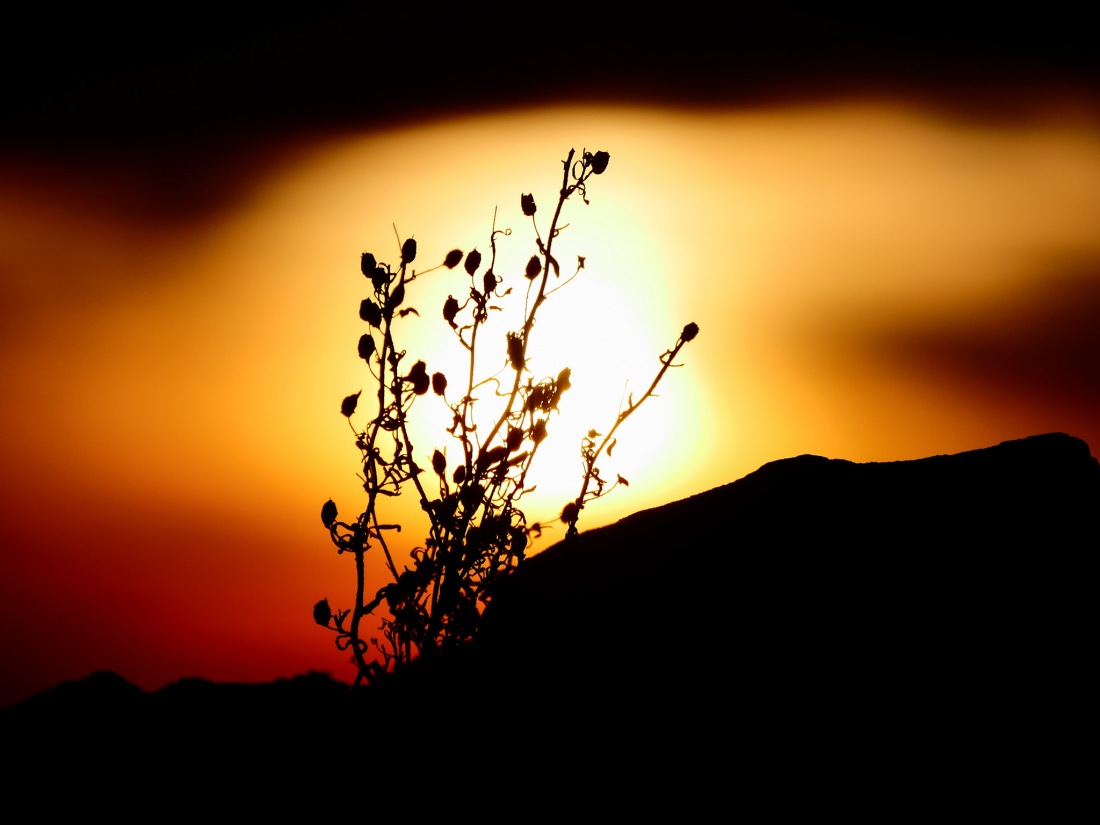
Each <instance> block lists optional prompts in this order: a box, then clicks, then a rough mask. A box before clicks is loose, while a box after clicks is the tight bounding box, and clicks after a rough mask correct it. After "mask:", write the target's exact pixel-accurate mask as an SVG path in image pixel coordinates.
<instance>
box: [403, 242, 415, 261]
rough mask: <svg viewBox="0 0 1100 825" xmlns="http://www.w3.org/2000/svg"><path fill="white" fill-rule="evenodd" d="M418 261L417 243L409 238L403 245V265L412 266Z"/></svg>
mask: <svg viewBox="0 0 1100 825" xmlns="http://www.w3.org/2000/svg"><path fill="white" fill-rule="evenodd" d="M414 260H416V241H415V240H413V239H412V238H409V239H408V240H407V241H405V243H403V244H401V263H403V264H411V263H412V262H413V261H414Z"/></svg>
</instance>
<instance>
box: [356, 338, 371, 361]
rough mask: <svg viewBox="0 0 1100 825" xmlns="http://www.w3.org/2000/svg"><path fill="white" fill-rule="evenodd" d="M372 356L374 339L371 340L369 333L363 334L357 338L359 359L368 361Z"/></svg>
mask: <svg viewBox="0 0 1100 825" xmlns="http://www.w3.org/2000/svg"><path fill="white" fill-rule="evenodd" d="M372 355H374V339H373V338H371V336H370V333H368V332H364V333H363V334H362V335H360V336H359V357H360V358H362V359H363V360H364V361H368V360H370V357H371V356H372Z"/></svg>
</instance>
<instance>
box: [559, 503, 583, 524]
mask: <svg viewBox="0 0 1100 825" xmlns="http://www.w3.org/2000/svg"><path fill="white" fill-rule="evenodd" d="M579 516H580V510H579V509H578V508H577V503H576V502H575V501H571V502H569V503H568V504H566V505H565V506H564V507H563V508H562V509H561V520H562V521H563V522H564V523H565V524H573V523H574V522H575V521H576V520H577V518H578V517H579Z"/></svg>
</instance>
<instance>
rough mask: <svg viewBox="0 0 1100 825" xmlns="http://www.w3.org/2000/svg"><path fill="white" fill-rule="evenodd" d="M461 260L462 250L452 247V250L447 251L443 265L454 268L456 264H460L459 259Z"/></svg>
mask: <svg viewBox="0 0 1100 825" xmlns="http://www.w3.org/2000/svg"><path fill="white" fill-rule="evenodd" d="M461 260H462V250H461V249H452V250H451V251H450V252H448V253H447V257H446V258H444V259H443V266H445V267H447V269H454V268H455V267H456V266H458V264H459V261H461Z"/></svg>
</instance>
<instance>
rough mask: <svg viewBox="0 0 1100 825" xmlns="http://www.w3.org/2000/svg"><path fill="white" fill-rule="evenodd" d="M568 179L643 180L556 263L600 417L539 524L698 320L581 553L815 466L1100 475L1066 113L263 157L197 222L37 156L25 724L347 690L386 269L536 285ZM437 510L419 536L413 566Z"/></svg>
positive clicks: (588, 222) (14, 476)
mask: <svg viewBox="0 0 1100 825" xmlns="http://www.w3.org/2000/svg"><path fill="white" fill-rule="evenodd" d="M571 146H575V147H577V148H578V149H580V148H582V147H587V148H588V149H590V150H596V149H605V150H607V151H609V152H610V153H611V164H610V167H609V169H608V172H607V173H606V174H605V175H603V176H602V177H600V178H598V179H596V180H595V182H594V184H593V186H592V187H591V189H590V200H591V206H590V207H583V205H580V204H577V205H574V206H573V207H572V211H571V213H570V214H569V215H568V216H567V220H568V221H569V222H570V223H571V226H570V228H569V229H568V230H567V231H566V233H565V234H564V235H563V236H562V239H561V246H560V247H559V251H560V253H561V255H560V256H559V257H561V256H565V258H568V257H569V256H570V255H571V254H583V255H585V256H586V258H587V266H586V269H585V271H584V273H583V277H582V278H581V279H579V280H578V281H577V282H575V283H574V284H572V285H571V286H570V287H569V288H568V289H567V290H564V291H563V292H562V293H560V294H559V295H556V296H554V298H553V299H552V300H551V302H550V303H549V304H548V305H547V308H546V312H545V315H544V316H542V320H541V322H540V324H539V328H538V330H537V335H536V338H535V341H534V344H533V346H534V348H535V360H534V361H533V363H532V366H533V368H534V369H535V370H536V372H537V373H539V374H540V375H541V374H556V373H557V371H558V370H559V369H560V368H561V366H570V367H571V368H572V370H573V384H574V388H573V389H572V390H571V391H570V393H569V394H568V395H567V396H566V402H567V403H566V404H565V408H566V409H565V414H564V415H563V416H562V419H561V421H560V422H557V423H556V424H555V426H554V428H553V429H552V431H551V438H552V439H553V440H554V444H555V450H554V454H555V456H556V457H557V458H556V462H555V463H553V464H552V465H548V466H545V467H544V470H545V471H546V474H545V477H544V478H542V479H540V480H539V490H540V493H541V494H542V495H541V496H539V497H533V498H532V499H531V500H530V503H529V505H528V507H527V508H526V511H527V513H528V516H529V518H530V519H531V520H544V519H548V518H552V517H553V516H555V515H556V514H557V512H558V511H559V510H560V507H561V504H562V503H564V501H566V500H567V499H569V498H572V497H573V496H575V495H576V491H577V486H578V484H579V474H578V472H579V471H578V467H579V462H578V460H577V458H576V454H577V449H578V444H579V435H580V433H581V432H583V431H584V430H586V429H588V428H589V427H597V428H600V427H605V426H607V424H608V423H609V422H610V421H611V420H613V418H614V415H615V412H616V409H617V405H618V403H619V399H620V398H621V397H622V395H623V393H624V388H625V391H626V392H630V391H634V392H638V391H640V390H643V389H644V387H645V386H646V385H647V384H648V381H649V379H650V378H651V377H652V375H653V372H654V371H655V370H656V368H657V366H658V365H657V361H656V357H657V355H658V354H659V353H660V352H661V351H662V350H663V349H665V348H666V347H668V346H670V345H671V344H672V343H673V342H674V341H675V339H676V336H677V334H678V333H679V330H680V329H681V328H682V327H683V325H684V324H685V323H687V322H689V321H694V322H696V323H698V324H699V326H700V327H701V330H702V332H701V334H700V336H699V338H698V339H697V340H696V341H695V342H693V343H692V344H691V345H690V346H689V347H687V349H686V351H685V356H684V358H683V359H682V360H683V363H684V364H685V366H684V367H683V368H682V369H680V370H675V371H673V372H672V373H671V374H670V375H669V376H668V378H667V380H666V382H665V384H664V385H662V387H661V392H660V397H659V398H657V399H655V400H654V401H652V402H650V403H649V404H648V405H647V406H645V407H643V408H642V410H641V411H640V412H639V413H638V414H637V415H636V416H635V418H633V419H632V420H631V421H630V422H629V424H628V425H626V426H625V427H624V428H623V432H622V433H621V438H620V446H619V447H618V449H617V450H616V453H615V459H614V461H608V462H607V463H606V468H607V469H608V470H609V471H610V472H611V473H612V474H614V473H620V474H622V475H624V476H626V477H627V478H629V479H630V481H631V486H630V488H629V489H626V490H623V489H620V490H618V491H616V493H615V494H614V495H612V496H611V497H609V498H608V499H605V500H603V501H601V502H598V503H597V504H595V505H593V506H592V507H590V508H589V509H588V510H586V512H585V518H584V519H583V520H582V522H581V524H580V526H581V527H582V528H584V527H589V528H590V527H594V526H597V525H599V524H602V523H606V522H608V521H611V520H614V519H617V518H619V517H622V516H623V515H626V514H628V513H630V512H632V511H634V510H637V509H639V508H642V507H648V506H653V505H657V504H660V503H663V502H666V501H670V500H674V499H677V498H681V497H684V496H687V495H690V494H692V493H696V492H701V491H703V490H706V489H710V488H712V487H714V486H717V485H719V484H722V483H725V482H728V481H732V480H734V479H736V478H739V477H741V476H743V475H745V474H746V473H748V472H751V471H752V470H754V469H756V468H757V467H758V466H760V465H761V464H762V463H764V462H766V461H770V460H773V459H778V458H783V457H787V456H792V455H798V454H801V453H816V454H820V455H826V456H830V457H837V458H848V459H853V460H857V461H881V460H892V459H904V458H915V457H919V456H924V455H930V454H936V453H947V452H956V451H959V450H965V449H972V448H978V447H984V446H988V445H990V444H994V443H997V442H999V441H1003V440H1006V439H1011V438H1017V437H1022V436H1025V435H1030V434H1035V433H1039V432H1047V431H1065V432H1069V433H1071V434H1074V435H1077V436H1079V437H1082V438H1084V439H1086V440H1087V441H1088V442H1089V443H1090V445H1092V447H1093V450H1094V453H1095V451H1096V448H1097V445H1098V444H1100V413H1097V410H1100V403H1098V402H1100V363H1098V357H1100V356H1098V353H1100V332H1098V330H1100V231H1098V230H1100V117H1098V113H1097V110H1096V108H1095V107H1094V106H1093V105H1092V104H1091V103H1089V102H1088V101H1086V100H1083V99H1080V98H1076V97H1074V96H1072V95H1069V94H1067V95H1051V94H1044V95H1042V96H1036V97H1035V98H1034V101H1033V103H1032V104H1031V105H1027V104H1025V105H1023V106H1021V107H1020V108H1019V109H1018V111H1017V114H1016V115H1015V116H1013V117H1011V118H1000V119H995V120H994V119H990V118H981V117H977V116H975V117H967V116H965V115H961V114H960V113H959V112H958V111H957V110H955V111H952V112H951V113H950V115H949V114H948V113H947V112H946V111H943V110H938V109H936V108H935V107H932V106H929V105H928V104H926V103H925V104H917V103H915V102H913V101H912V100H907V99H904V98H883V97H879V98H859V99H838V100H835V101H831V102H819V103H817V104H814V105H803V106H787V107H782V108H759V109H755V110H729V111H687V110H670V109H656V108H650V109H641V108H609V107H586V108H582V107H562V108H556V109H538V110H510V111H507V112H502V113H499V114H495V115H484V116H480V117H477V118H469V119H464V120H449V121H440V122H432V123H425V124H422V125H420V126H417V127H409V128H406V129H404V130H401V131H393V132H386V131H376V132H372V133H368V134H354V133H340V134H332V135H328V136H326V137H324V138H318V137H315V138H312V139H310V140H303V141H298V142H294V143H289V142H284V143H277V142H269V143H267V144H264V145H257V146H255V147H250V148H249V147H246V151H245V152H244V153H237V154H235V155H229V156H227V157H221V158H217V159H216V160H217V162H218V164H219V166H217V167H216V168H214V169H213V170H212V171H209V177H208V178H203V179H202V180H201V181H188V180H187V179H186V178H185V177H184V176H180V177H179V179H178V185H177V186H173V187H168V188H166V189H151V188H149V187H148V186H147V185H146V184H145V183H144V181H145V178H144V177H143V172H142V167H140V166H134V167H131V166H128V165H126V164H125V163H121V162H116V163H115V164H113V165H110V166H102V165H99V166H93V165H87V164H80V163H78V162H76V161H68V162H65V163H64V164H61V163H57V162H46V161H44V160H42V159H38V160H35V159H33V158H30V157H29V156H26V155H20V156H16V155H14V154H11V155H8V156H6V157H0V289H3V308H4V309H3V311H4V313H5V319H4V322H3V331H2V332H0V363H2V367H3V375H4V384H5V392H4V394H3V397H2V398H0V445H2V455H3V462H4V469H5V479H6V480H5V495H4V497H3V502H2V504H0V507H2V511H3V512H2V518H0V552H2V555H0V605H2V607H0V623H2V624H0V663H2V664H0V667H2V668H3V670H2V671H0V705H3V704H7V703H9V702H11V701H15V700H17V699H19V698H22V697H23V696H26V695H28V694H30V693H31V692H34V691H36V690H40V689H43V688H45V687H48V686H50V685H52V684H54V683H56V682H57V681H59V680H61V679H64V678H79V677H81V676H83V675H86V674H87V673H88V672H90V671H92V670H96V669H100V668H110V669H113V670H116V671H117V672H119V673H120V674H122V675H123V676H125V677H126V678H128V679H130V680H131V681H133V682H135V683H137V684H138V685H140V686H142V687H144V688H146V689H153V688H157V687H159V686H161V685H163V684H164V683H166V682H168V681H172V680H175V679H178V678H180V677H184V676H203V677H206V678H210V679H217V680H249V681H253V680H270V679H272V678H274V677H277V676H290V675H293V674H295V673H300V672H304V671H306V670H310V669H317V670H327V671H330V672H332V673H333V674H334V675H336V676H338V677H340V678H347V679H350V678H351V677H352V676H353V671H352V669H351V667H350V665H347V664H345V661H344V657H343V655H342V654H340V653H338V652H337V651H336V650H335V648H334V647H333V646H332V638H331V635H330V634H327V633H325V632H323V631H321V630H320V629H319V628H317V627H316V626H315V625H314V624H313V622H312V620H311V618H310V609H311V607H312V605H313V603H314V602H315V601H316V600H317V599H319V598H320V597H322V596H327V597H328V598H329V599H330V601H332V602H333V604H334V606H337V605H343V606H347V605H348V604H350V603H351V600H352V596H353V585H354V580H353V572H352V566H351V562H350V560H349V559H348V558H345V557H338V556H337V555H336V554H335V551H334V549H333V548H332V546H331V544H330V543H329V540H328V537H327V535H326V533H325V531H324V529H323V528H322V526H321V524H320V519H319V512H320V507H321V504H322V503H323V502H324V501H325V500H326V499H328V498H329V497H332V498H334V499H335V500H336V501H337V504H338V505H339V506H340V509H341V512H342V513H345V514H348V513H353V512H355V511H357V508H361V506H362V505H361V500H360V497H359V495H360V494H361V488H360V487H359V485H358V483H357V480H356V478H355V472H356V469H357V457H358V452H357V451H356V450H355V448H354V446H353V443H352V438H351V434H350V431H349V430H348V427H347V422H346V421H345V419H344V418H342V417H341V416H340V415H339V411H338V409H339V402H340V399H341V398H342V397H343V396H344V395H346V394H348V393H350V392H354V391H356V390H358V389H361V388H364V387H365V386H366V384H367V382H366V380H365V375H364V374H363V367H362V362H361V361H360V360H359V359H358V358H357V357H356V352H355V345H356V341H357V340H358V336H359V334H360V332H361V331H362V329H361V327H362V322H361V321H360V320H359V319H358V316H357V308H358V304H359V301H360V300H361V299H362V298H363V297H365V296H366V291H365V287H364V280H363V278H362V276H361V275H360V274H359V272H358V259H359V254H360V253H361V252H363V251H367V250H370V251H374V252H375V253H376V254H377V255H378V257H379V258H380V259H381V260H389V261H391V262H394V263H396V260H397V258H398V253H397V245H396V241H395V240H394V232H393V226H392V225H393V224H396V226H397V228H398V230H399V231H400V233H401V234H402V236H408V235H413V236H415V237H416V239H417V240H418V243H419V255H418V263H420V262H422V261H423V262H429V263H430V262H434V261H438V260H442V258H443V256H444V254H445V253H446V252H447V251H448V250H450V249H452V248H455V247H458V248H461V249H463V250H468V249H470V248H472V247H473V246H475V245H476V246H479V247H481V248H482V249H485V248H486V246H487V238H488V230H489V226H490V222H491V220H492V214H493V209H494V207H499V210H500V212H499V216H498V224H499V225H502V226H510V227H512V228H514V229H515V234H514V235H513V237H512V238H510V239H508V241H507V242H506V244H505V245H504V252H505V254H506V255H511V256H513V258H514V261H516V262H518V263H517V264H515V266H514V267H513V270H514V271H515V272H516V274H517V275H518V271H519V268H521V267H522V262H524V261H525V260H526V258H527V256H529V255H530V251H531V250H530V236H529V235H528V234H525V232H524V227H525V224H524V222H523V220H522V219H521V218H522V216H521V215H520V212H519V194H520V193H521V192H528V191H530V192H533V193H534V194H535V197H536V200H537V201H538V202H539V203H540V204H550V203H551V202H552V199H553V197H554V194H555V191H556V186H557V184H558V181H559V179H560V160H561V158H563V157H564V155H565V154H566V152H567V151H568V149H569V147H571ZM160 179H163V176H160ZM207 180H214V181H216V182H217V183H218V188H217V190H216V191H214V192H211V191H209V190H208V189H207V188H204V187H205V183H204V181H207ZM507 271H508V270H507V265H506V264H505V265H504V266H501V267H498V272H507ZM448 278H450V279H451V280H447V279H448ZM416 286H417V287H420V288H421V291H420V292H417V293H416V294H415V295H411V296H410V298H409V303H411V304H412V305H413V306H417V308H418V309H420V310H421V317H420V318H419V319H409V323H408V335H409V338H408V342H409V343H408V346H409V349H410V352H417V353H420V354H421V355H420V357H424V358H425V359H426V360H427V361H428V364H429V369H430V370H434V369H436V368H437V366H436V365H437V364H443V365H445V364H446V363H447V359H448V358H449V357H453V348H452V347H451V346H450V342H449V341H448V337H447V334H441V333H446V332H447V328H446V325H445V324H444V323H443V322H442V320H441V319H440V317H439V308H440V307H441V306H442V302H443V299H444V298H445V297H446V296H447V294H448V293H451V292H454V293H456V294H457V293H458V292H459V291H460V290H461V289H462V279H461V277H460V276H459V275H458V274H457V273H451V274H447V273H443V272H440V273H434V274H433V275H431V276H428V277H425V279H424V280H423V281H418V282H417V285H416ZM513 326H514V325H513ZM506 328H509V325H508V324H504V325H503V326H502V327H501V330H504V329H506ZM501 337H502V338H503V331H502V332H501ZM449 353H450V354H449ZM423 412H424V413H425V414H426V415H429V416H430V415H431V414H432V413H431V410H429V409H427V405H425V409H424V411H423ZM436 414H438V411H436ZM435 441H436V442H437V443H431V439H430V438H429V437H428V436H425V437H424V438H423V439H421V440H420V441H419V442H418V444H420V443H423V446H424V449H425V455H426V456H427V455H430V452H431V450H432V449H433V448H434V447H436V446H440V447H442V446H444V445H445V443H446V442H445V441H444V440H443V439H442V437H440V438H438V439H435ZM415 510H416V508H415V507H413V508H412V509H408V508H406V509H404V510H399V511H398V512H397V513H396V514H395V520H404V521H405V523H406V525H407V532H406V533H405V534H403V535H405V536H406V537H407V539H408V540H409V541H412V540H414V539H416V538H418V532H422V531H418V530H417V528H416V527H415V524H416V512H415ZM550 540H553V538H552V537H551V539H550ZM550 540H544V541H543V543H542V545H541V546H543V547H545V546H548V544H549V541H550ZM379 583H381V580H379Z"/></svg>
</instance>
